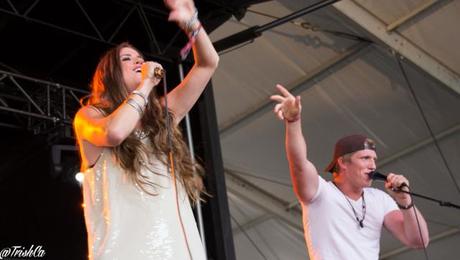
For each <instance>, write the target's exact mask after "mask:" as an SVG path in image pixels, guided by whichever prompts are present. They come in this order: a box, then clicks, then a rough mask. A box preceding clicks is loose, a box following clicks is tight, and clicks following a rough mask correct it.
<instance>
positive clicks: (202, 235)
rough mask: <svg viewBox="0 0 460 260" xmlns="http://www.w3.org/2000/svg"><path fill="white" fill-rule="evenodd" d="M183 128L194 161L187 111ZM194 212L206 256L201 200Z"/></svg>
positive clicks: (181, 67)
mask: <svg viewBox="0 0 460 260" xmlns="http://www.w3.org/2000/svg"><path fill="white" fill-rule="evenodd" d="M179 77H180V80H181V81H182V80H184V68H183V66H182V63H179ZM185 130H186V132H187V140H188V148H189V150H190V157H191V158H192V162H193V163H195V150H194V148H193V140H192V127H191V125H190V117H189V113H188V112H187V114H186V115H185ZM196 213H197V217H198V220H197V222H198V223H197V224H198V230H199V231H200V237H201V242H202V243H203V248H204V253H205V256H206V258H207V251H206V240H205V234H204V226H203V214H202V212H201V202H200V201H199V200H198V201H197V203H196Z"/></svg>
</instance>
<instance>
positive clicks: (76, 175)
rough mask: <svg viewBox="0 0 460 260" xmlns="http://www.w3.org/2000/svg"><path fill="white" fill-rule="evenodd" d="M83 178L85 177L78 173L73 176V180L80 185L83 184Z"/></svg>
mask: <svg viewBox="0 0 460 260" xmlns="http://www.w3.org/2000/svg"><path fill="white" fill-rule="evenodd" d="M84 178H85V175H84V174H83V173H82V172H78V173H77V174H75V179H76V180H77V181H78V182H79V183H80V184H82V183H83V179H84Z"/></svg>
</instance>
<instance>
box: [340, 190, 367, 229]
mask: <svg viewBox="0 0 460 260" xmlns="http://www.w3.org/2000/svg"><path fill="white" fill-rule="evenodd" d="M332 183H334V185H335V187H336V188H337V189H338V190H339V191H340V193H342V195H343V197H344V198H345V199H346V200H347V202H348V204H349V205H350V207H351V209H352V210H353V215H355V218H356V221H357V222H358V224H359V226H360V227H361V228H364V219H365V218H366V201H365V200H364V190H363V192H362V193H361V198H362V201H363V206H362V216H363V217H362V218H361V219H359V217H358V213H356V210H355V208H354V207H353V205H352V204H351V202H350V200H349V199H348V198H347V196H346V195H345V193H343V192H342V191H341V190H340V189H339V187H338V186H337V184H335V182H332Z"/></svg>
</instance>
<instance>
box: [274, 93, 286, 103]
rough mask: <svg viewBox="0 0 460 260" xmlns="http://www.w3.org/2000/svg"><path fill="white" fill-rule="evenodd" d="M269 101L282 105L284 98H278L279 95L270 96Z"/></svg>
mask: <svg viewBox="0 0 460 260" xmlns="http://www.w3.org/2000/svg"><path fill="white" fill-rule="evenodd" d="M270 99H271V100H273V101H276V102H279V103H282V102H283V101H284V99H285V98H284V97H282V96H280V95H272V96H270Z"/></svg>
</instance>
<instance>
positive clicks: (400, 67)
mask: <svg viewBox="0 0 460 260" xmlns="http://www.w3.org/2000/svg"><path fill="white" fill-rule="evenodd" d="M395 57H396V61H397V62H398V66H399V69H400V70H401V74H402V75H403V77H404V80H405V82H406V85H407V87H408V89H409V91H410V93H411V96H412V98H413V99H414V101H415V104H416V105H417V108H418V110H419V112H420V115H421V116H422V119H423V122H424V123H425V125H426V128H427V129H428V132H429V134H430V136H431V139H433V143H434V145H435V147H436V149H437V150H438V152H439V155H440V156H441V159H442V162H443V164H444V166H445V167H446V169H447V172H448V173H449V176H450V178H451V180H452V182H453V183H454V185H455V188H457V191H458V193H459V194H460V186H459V184H458V183H457V181H456V179H455V177H454V174H453V173H452V170H451V169H450V167H449V164H448V163H447V159H446V157H445V156H444V153H443V152H442V150H441V147H440V146H439V142H438V140H437V139H436V136H435V135H434V133H433V129H432V128H431V126H430V124H429V122H428V119H427V118H426V115H425V112H424V111H423V109H422V105H421V104H420V101H419V99H418V97H417V95H416V94H415V91H414V88H413V87H412V84H411V83H410V81H409V77H408V76H407V73H406V70H405V69H404V66H403V64H402V63H401V59H400V57H402V56H401V55H399V53H396V54H395Z"/></svg>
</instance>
